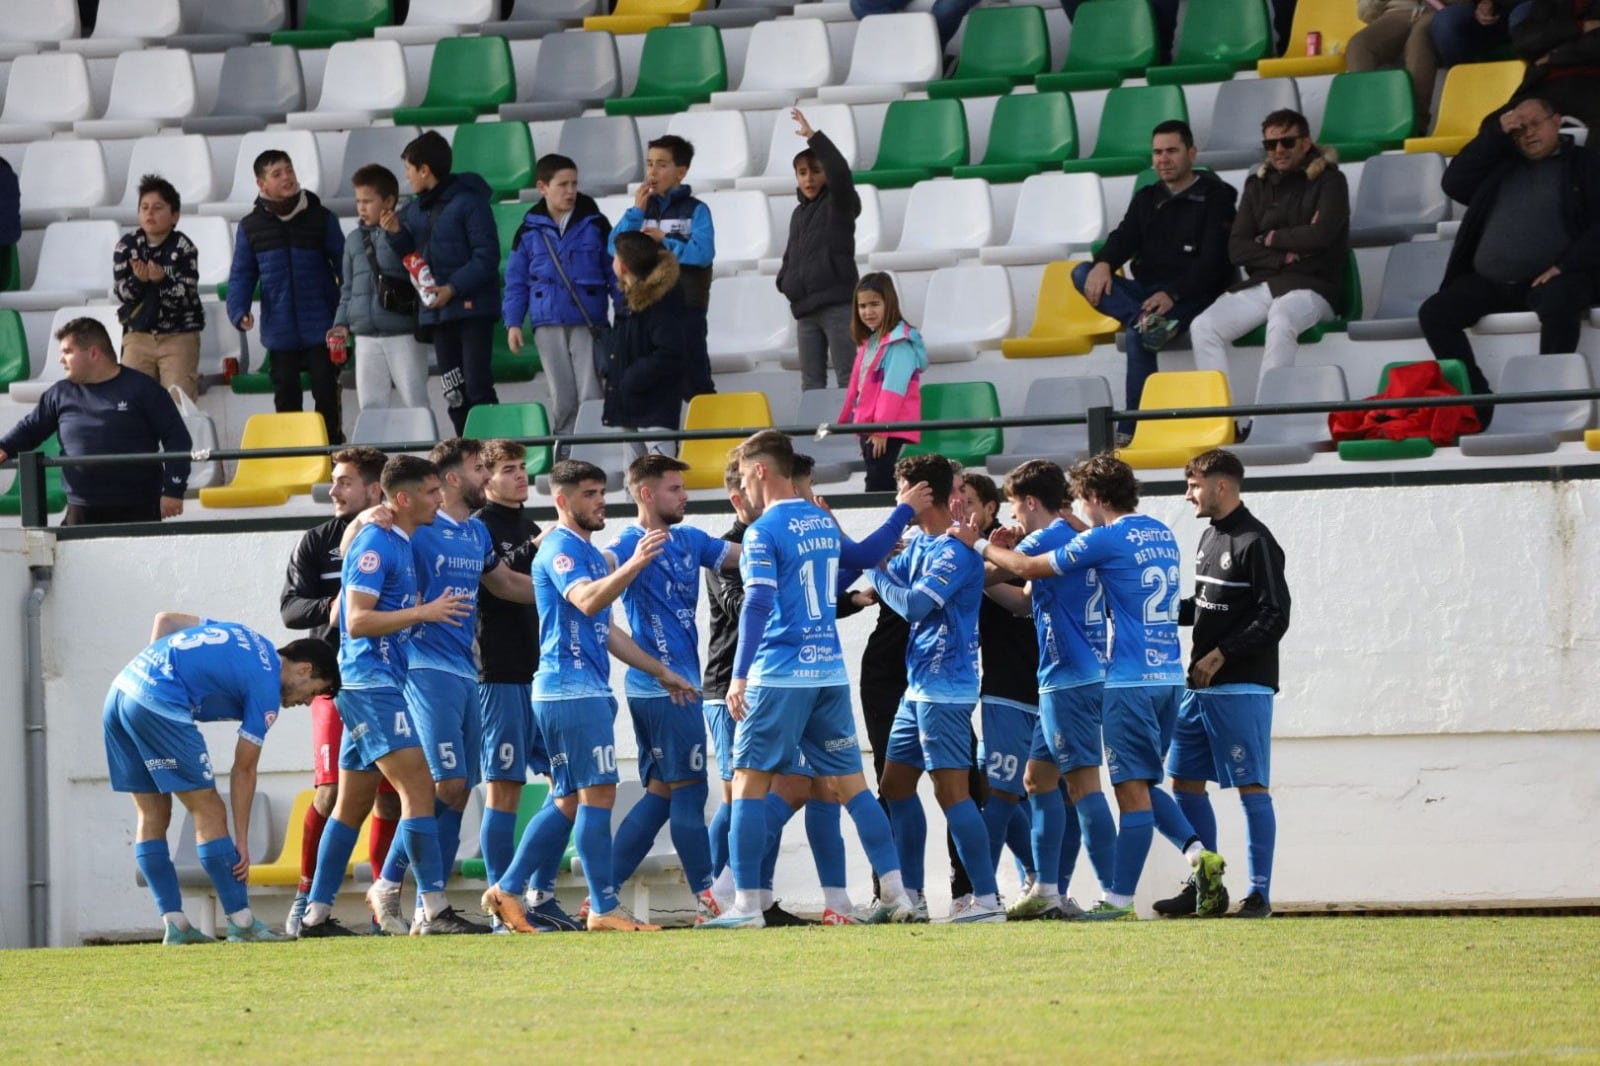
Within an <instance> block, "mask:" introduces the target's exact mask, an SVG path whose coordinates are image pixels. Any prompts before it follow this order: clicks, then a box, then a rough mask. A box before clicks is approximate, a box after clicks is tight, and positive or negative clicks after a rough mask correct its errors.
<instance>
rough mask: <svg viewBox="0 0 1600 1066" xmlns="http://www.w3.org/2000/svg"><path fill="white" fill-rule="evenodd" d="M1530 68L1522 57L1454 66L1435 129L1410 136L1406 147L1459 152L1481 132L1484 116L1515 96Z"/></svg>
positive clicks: (1445, 86) (1407, 148)
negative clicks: (1512, 95) (1425, 134)
mask: <svg viewBox="0 0 1600 1066" xmlns="http://www.w3.org/2000/svg"><path fill="white" fill-rule="evenodd" d="M1526 72H1527V65H1526V64H1524V63H1523V62H1522V60H1520V59H1508V60H1502V61H1500V62H1495V63H1461V64H1458V65H1457V66H1453V67H1451V68H1450V69H1449V70H1448V71H1446V72H1445V76H1444V93H1443V95H1442V96H1440V97H1439V116H1438V118H1436V119H1434V122H1433V132H1432V133H1430V134H1429V135H1428V136H1426V137H1422V136H1418V137H1407V138H1406V142H1405V149H1406V151H1408V152H1438V153H1439V154H1441V155H1455V154H1456V153H1457V152H1459V151H1461V149H1462V148H1464V147H1466V144H1467V142H1468V141H1470V140H1472V138H1473V137H1476V136H1477V135H1478V124H1479V123H1480V122H1482V121H1483V116H1484V115H1487V114H1488V113H1489V112H1491V111H1493V110H1494V109H1495V108H1497V107H1499V106H1500V105H1501V104H1503V103H1505V102H1506V101H1507V100H1509V99H1511V94H1512V93H1514V92H1516V90H1517V86H1519V85H1521V84H1522V78H1523V75H1524V74H1525V73H1526Z"/></svg>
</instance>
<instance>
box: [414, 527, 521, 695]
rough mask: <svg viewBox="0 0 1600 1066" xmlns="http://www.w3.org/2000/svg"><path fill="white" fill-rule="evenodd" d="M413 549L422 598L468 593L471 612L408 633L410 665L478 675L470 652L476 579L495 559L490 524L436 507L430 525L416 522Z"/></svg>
mask: <svg viewBox="0 0 1600 1066" xmlns="http://www.w3.org/2000/svg"><path fill="white" fill-rule="evenodd" d="M411 552H412V555H413V556H414V558H415V559H416V565H417V577H418V578H419V579H420V585H421V596H422V599H423V600H424V601H425V602H427V601H431V600H435V599H438V598H439V597H440V596H442V595H444V594H445V593H446V592H455V593H458V594H460V595H464V596H467V597H468V598H469V599H470V600H471V601H472V610H473V614H469V615H467V616H466V617H465V618H463V619H461V624H460V625H458V626H453V625H451V624H450V623H448V622H428V623H426V624H424V625H420V626H418V627H417V628H416V631H415V632H414V633H413V634H412V636H411V648H410V651H409V656H410V660H409V662H408V664H407V665H408V666H409V667H411V668H413V669H417V668H420V669H426V670H443V671H445V672H446V673H451V674H455V675H457V676H459V677H470V678H472V679H473V680H474V681H476V680H477V679H478V664H477V661H476V660H475V659H474V658H473V656H472V636H473V633H474V631H475V630H476V628H477V627H476V625H474V621H475V618H474V615H476V613H477V610H478V583H479V582H480V581H482V580H483V574H484V571H486V570H493V569H494V568H495V566H496V565H497V564H498V562H499V556H498V555H496V554H495V550H494V540H493V538H492V537H490V536H489V530H488V527H486V526H485V525H484V524H483V523H482V522H480V521H478V520H477V519H476V518H469V519H467V520H466V521H465V522H457V521H456V520H455V519H454V518H451V517H450V516H449V515H447V514H445V513H444V512H443V511H440V512H439V513H438V514H437V515H435V516H434V519H433V524H432V525H427V526H418V527H417V528H416V531H415V532H414V533H412V534H411Z"/></svg>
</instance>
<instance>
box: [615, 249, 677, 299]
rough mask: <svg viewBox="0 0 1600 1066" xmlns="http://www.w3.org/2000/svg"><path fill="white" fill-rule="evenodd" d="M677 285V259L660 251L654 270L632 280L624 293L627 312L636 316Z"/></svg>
mask: <svg viewBox="0 0 1600 1066" xmlns="http://www.w3.org/2000/svg"><path fill="white" fill-rule="evenodd" d="M677 284H678V257H677V256H675V255H673V254H672V253H671V252H669V251H667V250H666V249H665V248H663V249H661V259H660V260H659V261H658V262H657V263H656V268H655V269H654V270H652V271H650V273H649V274H647V275H645V276H644V277H642V278H634V279H633V280H632V281H631V282H629V283H628V284H627V285H626V287H625V288H624V291H625V292H626V293H627V296H628V310H630V311H632V312H634V313H635V314H637V313H638V312H640V311H643V310H644V309H645V308H647V307H649V306H650V305H651V304H654V303H656V302H657V301H659V300H660V299H661V298H662V297H663V296H665V295H666V294H667V293H669V292H671V291H672V290H673V288H674V287H676V286H677Z"/></svg>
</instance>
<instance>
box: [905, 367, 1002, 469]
mask: <svg viewBox="0 0 1600 1066" xmlns="http://www.w3.org/2000/svg"><path fill="white" fill-rule="evenodd" d="M999 417H1000V397H999V394H998V393H996V392H995V388H994V384H993V383H992V382H988V381H956V382H945V383H941V384H928V383H927V382H924V383H923V385H922V420H923V421H925V422H945V421H955V420H956V419H966V418H971V419H978V418H996V419H997V418H999ZM1004 448H1005V435H1004V432H1003V431H1002V430H1001V428H1000V427H999V426H978V427H975V428H972V429H925V430H923V431H922V440H921V441H920V442H918V443H916V444H908V445H906V446H905V448H904V450H902V451H901V452H900V454H901V455H902V456H911V455H942V456H944V457H945V458H946V459H952V460H954V461H955V462H958V463H960V464H961V465H962V466H972V467H978V468H980V469H981V468H982V467H983V465H984V464H985V463H986V462H988V460H989V456H991V455H994V454H995V453H996V452H999V451H1002V450H1004Z"/></svg>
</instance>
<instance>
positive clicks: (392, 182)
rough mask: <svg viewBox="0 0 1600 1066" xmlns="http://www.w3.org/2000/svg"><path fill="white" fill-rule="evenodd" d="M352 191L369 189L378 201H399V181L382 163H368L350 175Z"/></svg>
mask: <svg viewBox="0 0 1600 1066" xmlns="http://www.w3.org/2000/svg"><path fill="white" fill-rule="evenodd" d="M350 187H351V188H352V189H371V190H372V191H373V192H375V193H377V194H378V197H379V199H384V200H387V199H391V198H393V199H395V200H398V199H400V179H399V178H396V177H395V176H394V171H392V170H390V169H389V168H388V167H386V166H384V165H383V164H382V163H368V164H367V165H366V166H364V167H361V168H359V169H358V170H357V171H356V172H355V173H354V174H352V175H350Z"/></svg>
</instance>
